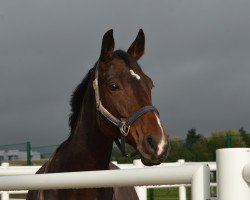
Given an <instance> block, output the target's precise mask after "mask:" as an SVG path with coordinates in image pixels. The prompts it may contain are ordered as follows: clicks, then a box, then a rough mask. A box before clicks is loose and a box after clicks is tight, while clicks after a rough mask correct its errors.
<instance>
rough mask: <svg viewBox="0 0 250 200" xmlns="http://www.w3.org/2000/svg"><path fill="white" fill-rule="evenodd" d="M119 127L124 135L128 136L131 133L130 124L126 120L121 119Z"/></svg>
mask: <svg viewBox="0 0 250 200" xmlns="http://www.w3.org/2000/svg"><path fill="white" fill-rule="evenodd" d="M119 128H120V131H121V133H122V135H123V136H124V137H126V136H127V135H128V133H129V130H130V126H128V125H127V123H126V122H124V121H121V123H120V124H119Z"/></svg>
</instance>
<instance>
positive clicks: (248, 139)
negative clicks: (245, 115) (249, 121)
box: [239, 127, 250, 147]
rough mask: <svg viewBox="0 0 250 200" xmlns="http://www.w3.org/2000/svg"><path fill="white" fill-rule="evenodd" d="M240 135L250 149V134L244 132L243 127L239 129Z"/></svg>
mask: <svg viewBox="0 0 250 200" xmlns="http://www.w3.org/2000/svg"><path fill="white" fill-rule="evenodd" d="M239 132H240V135H241V137H242V139H243V141H244V142H245V143H246V146H247V147H250V137H249V134H248V133H247V132H246V131H245V130H244V128H243V127H241V128H240V129H239Z"/></svg>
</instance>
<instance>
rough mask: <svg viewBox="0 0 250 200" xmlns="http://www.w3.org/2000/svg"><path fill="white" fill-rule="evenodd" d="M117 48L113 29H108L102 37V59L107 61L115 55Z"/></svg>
mask: <svg viewBox="0 0 250 200" xmlns="http://www.w3.org/2000/svg"><path fill="white" fill-rule="evenodd" d="M114 48H115V41H114V37H113V29H110V30H109V31H107V32H106V33H105V34H104V36H103V38H102V49H101V55H100V60H101V61H107V60H108V59H110V58H111V57H112V55H113V51H114Z"/></svg>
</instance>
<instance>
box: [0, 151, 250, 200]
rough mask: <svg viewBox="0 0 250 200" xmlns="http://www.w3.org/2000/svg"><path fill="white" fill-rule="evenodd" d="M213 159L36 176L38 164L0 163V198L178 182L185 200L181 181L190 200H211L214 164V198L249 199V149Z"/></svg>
mask: <svg viewBox="0 0 250 200" xmlns="http://www.w3.org/2000/svg"><path fill="white" fill-rule="evenodd" d="M136 162H138V161H136ZM216 162H217V164H215V163H185V162H183V161H179V162H177V163H167V164H162V165H160V167H151V168H147V167H146V168H142V169H134V168H135V167H136V166H132V167H131V165H130V166H129V165H119V167H120V168H123V170H109V171H94V172H93V171H92V172H71V173H55V174H37V175H33V173H34V172H35V171H37V169H38V168H39V167H37V168H34V167H8V166H5V167H4V166H3V167H0V190H3V192H1V193H2V200H6V199H8V193H7V192H4V191H8V190H29V189H33V190H34V189H35V190H36V189H65V188H91V187H112V186H139V185H144V186H146V185H172V184H180V185H178V187H179V192H180V195H179V199H180V200H185V199H186V195H185V184H191V197H192V200H209V199H212V198H211V197H210V180H209V174H210V171H215V170H216V165H217V173H218V175H217V187H218V199H219V200H236V199H240V200H249V199H250V184H249V182H250V164H249V163H250V149H248V148H236V149H220V150H217V160H216ZM137 164H138V163H137ZM140 165H141V164H140ZM140 167H143V166H140ZM124 168H132V169H124ZM32 170H33V171H32ZM18 174H19V175H18ZM20 174H23V175H20ZM24 174H26V175H24ZM31 174H32V175H31ZM6 175H8V176H6ZM17 175H18V176H17ZM45 183H46V184H45ZM136 189H137V192H138V194H139V197H140V200H145V199H146V187H137V188H136ZM140 190H141V191H140Z"/></svg>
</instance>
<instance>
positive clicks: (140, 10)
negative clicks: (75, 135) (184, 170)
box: [0, 0, 250, 145]
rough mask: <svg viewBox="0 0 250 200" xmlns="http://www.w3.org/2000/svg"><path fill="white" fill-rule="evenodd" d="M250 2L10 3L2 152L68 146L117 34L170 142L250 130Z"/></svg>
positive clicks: (4, 20)
mask: <svg viewBox="0 0 250 200" xmlns="http://www.w3.org/2000/svg"><path fill="white" fill-rule="evenodd" d="M249 10H250V1H248V0H238V1H235V0H220V1H218V0H209V1H207V0H189V1H184V0H168V1H163V0H162V1H142V0H137V1H134V0H133V1H132V0H127V1H111V0H108V1H107V0H103V1H96V0H91V1H90V0H89V1H80V0H79V1H76V0H73V1H66V0H42V1H38V0H12V1H9V0H3V1H0V134H1V140H0V144H8V143H18V142H23V141H28V140H29V141H31V142H32V144H33V145H46V144H58V143H60V142H61V141H63V140H64V139H66V138H67V136H68V133H69V129H68V115H69V112H70V108H69V99H70V95H71V93H72V91H73V90H74V88H75V86H76V85H77V84H78V83H79V82H80V81H81V80H82V78H83V77H84V75H85V73H86V72H87V71H88V69H89V68H91V67H92V66H93V64H94V62H95V61H96V60H97V58H98V56H99V52H100V46H101V39H102V35H103V34H104V33H105V32H106V31H107V30H108V29H110V28H113V29H114V37H115V40H116V47H117V48H122V49H127V48H128V47H129V45H130V44H131V42H132V41H133V40H134V38H135V36H136V34H137V32H138V30H139V28H143V29H144V32H145V35H146V52H145V55H144V57H143V58H142V59H141V60H140V63H141V65H142V67H143V69H144V71H145V72H146V73H147V74H148V75H149V76H150V77H151V78H152V79H153V80H154V82H155V85H156V87H155V88H154V91H153V95H154V104H155V105H156V106H157V107H158V108H159V110H160V113H161V119H162V122H163V123H164V124H165V125H166V126H167V129H168V131H169V133H170V135H178V136H182V137H184V135H185V134H186V132H187V130H188V129H190V128H192V127H195V128H196V129H197V130H198V132H200V133H204V134H209V133H210V132H211V131H213V130H225V129H231V128H232V129H238V128H240V127H241V126H243V127H244V128H245V129H246V130H247V131H249V130H250V106H249V99H250V89H249V86H250V78H249V77H250V23H249V22H250V12H249Z"/></svg>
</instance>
